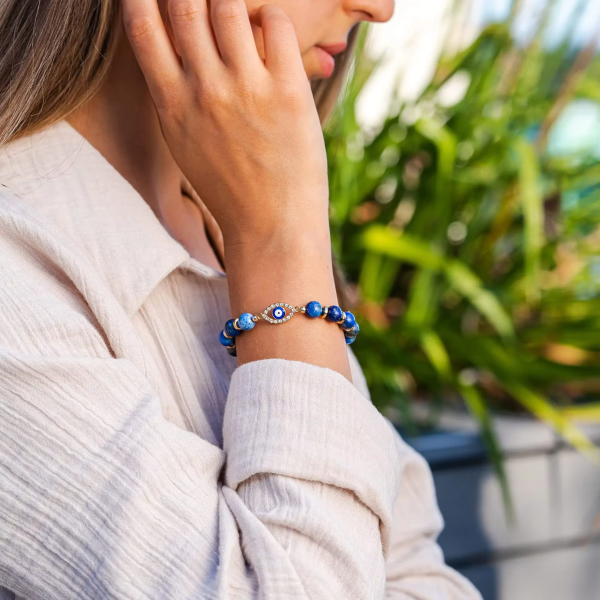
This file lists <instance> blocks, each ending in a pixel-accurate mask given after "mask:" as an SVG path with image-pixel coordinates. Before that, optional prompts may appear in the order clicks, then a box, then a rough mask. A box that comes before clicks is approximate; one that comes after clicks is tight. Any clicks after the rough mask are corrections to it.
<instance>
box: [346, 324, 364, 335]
mask: <svg viewBox="0 0 600 600" xmlns="http://www.w3.org/2000/svg"><path fill="white" fill-rule="evenodd" d="M359 333H360V327H359V326H358V323H354V325H353V326H352V327H351V328H350V329H348V331H344V335H345V336H346V337H356V336H357V335H358V334H359Z"/></svg>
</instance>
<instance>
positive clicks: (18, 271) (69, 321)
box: [0, 187, 106, 355]
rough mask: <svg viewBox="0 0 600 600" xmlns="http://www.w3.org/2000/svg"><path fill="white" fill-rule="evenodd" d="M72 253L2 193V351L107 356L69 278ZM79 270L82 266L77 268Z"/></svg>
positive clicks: (37, 219) (50, 228) (56, 233)
mask: <svg viewBox="0 0 600 600" xmlns="http://www.w3.org/2000/svg"><path fill="white" fill-rule="evenodd" d="M75 262H77V258H76V250H75V249H74V248H72V247H70V246H69V241H68V240H67V239H66V238H65V236H64V235H63V234H61V232H60V231H59V230H57V229H55V228H54V227H53V226H52V224H50V223H49V222H47V221H46V220H44V219H43V218H41V217H40V216H39V215H37V214H36V213H35V211H33V210H31V208H28V207H26V206H25V205H24V204H23V203H22V202H21V201H20V200H19V198H18V197H17V196H15V195H14V194H12V193H11V192H10V191H9V190H7V189H6V188H2V187H0V346H1V347H5V348H10V349H13V350H16V351H19V352H22V353H26V354H38V353H40V354H46V355H47V354H52V355H61V354H63V352H68V353H69V354H72V353H73V352H75V353H77V352H78V348H79V351H82V352H83V351H85V352H88V351H90V350H92V351H93V353H94V354H97V353H98V352H99V353H101V354H105V353H106V344H105V343H104V341H103V338H102V335H101V334H100V332H99V331H98V330H97V327H96V325H95V318H94V316H93V315H92V313H91V311H90V309H89V306H88V304H87V303H86V301H85V299H84V298H83V296H82V294H81V293H80V291H79V290H78V288H77V286H76V285H75V283H74V282H73V279H72V277H71V276H70V274H69V268H68V266H69V263H70V264H71V267H72V266H73V265H74V264H75ZM77 268H79V269H81V268H84V267H82V263H81V262H80V264H79V265H78V267H77Z"/></svg>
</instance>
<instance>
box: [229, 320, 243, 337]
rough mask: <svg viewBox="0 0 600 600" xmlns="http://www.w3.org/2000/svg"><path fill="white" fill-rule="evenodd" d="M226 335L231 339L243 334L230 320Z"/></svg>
mask: <svg viewBox="0 0 600 600" xmlns="http://www.w3.org/2000/svg"><path fill="white" fill-rule="evenodd" d="M225 333H226V334H227V335H228V336H229V337H236V336H237V335H240V333H242V332H241V331H240V330H239V329H236V328H235V327H234V326H233V319H229V321H227V323H225Z"/></svg>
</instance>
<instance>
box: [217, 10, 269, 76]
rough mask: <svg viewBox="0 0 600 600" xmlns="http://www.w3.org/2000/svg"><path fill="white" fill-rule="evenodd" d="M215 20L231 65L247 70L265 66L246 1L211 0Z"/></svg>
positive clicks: (221, 49)
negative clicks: (256, 41)
mask: <svg viewBox="0 0 600 600" xmlns="http://www.w3.org/2000/svg"><path fill="white" fill-rule="evenodd" d="M211 20H212V25H213V30H214V32H215V38H216V40H217V44H218V47H219V53H220V55H221V58H222V60H223V62H224V63H225V65H226V66H227V67H229V68H232V69H239V70H246V69H248V68H252V67H256V66H259V65H260V66H262V61H261V59H260V56H259V55H258V50H257V49H256V43H255V42H254V34H253V33H252V25H251V24H250V18H249V17H248V10H247V8H246V3H245V2H244V0H211Z"/></svg>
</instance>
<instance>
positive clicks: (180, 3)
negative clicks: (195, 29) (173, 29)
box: [169, 0, 201, 23]
mask: <svg viewBox="0 0 600 600" xmlns="http://www.w3.org/2000/svg"><path fill="white" fill-rule="evenodd" d="M200 14H201V11H200V4H199V3H198V2H194V0H177V1H175V2H173V1H171V2H169V16H170V17H171V19H172V20H173V21H177V22H183V23H185V22H187V21H195V20H196V19H197V18H198V17H200Z"/></svg>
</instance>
